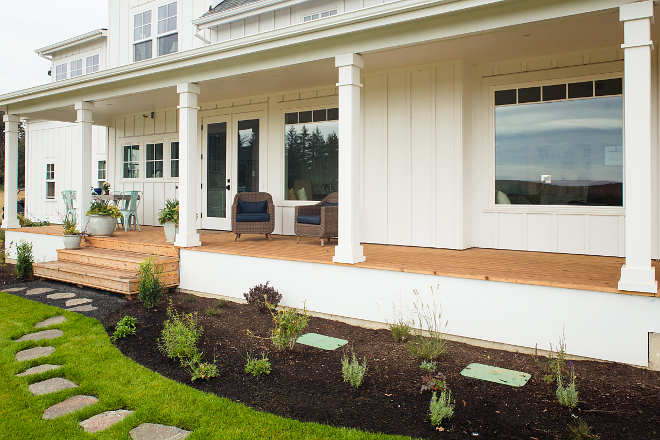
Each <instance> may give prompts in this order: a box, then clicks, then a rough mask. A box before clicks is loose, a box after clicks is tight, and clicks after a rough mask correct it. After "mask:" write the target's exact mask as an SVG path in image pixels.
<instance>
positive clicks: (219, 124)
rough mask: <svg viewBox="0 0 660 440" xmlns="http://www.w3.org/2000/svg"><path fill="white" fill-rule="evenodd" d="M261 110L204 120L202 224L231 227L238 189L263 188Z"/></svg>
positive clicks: (253, 189)
mask: <svg viewBox="0 0 660 440" xmlns="http://www.w3.org/2000/svg"><path fill="white" fill-rule="evenodd" d="M261 116H262V115H261V114H260V113H247V114H236V115H227V116H215V117H209V118H203V120H202V127H203V129H202V218H201V220H202V228H203V229H218V230H225V231H228V230H231V205H232V203H233V201H234V196H235V195H236V193H237V192H243V191H259V154H260V153H259V138H260V136H259V128H260V125H262V124H260V122H261Z"/></svg>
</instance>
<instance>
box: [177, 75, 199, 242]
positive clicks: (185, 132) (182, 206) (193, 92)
mask: <svg viewBox="0 0 660 440" xmlns="http://www.w3.org/2000/svg"><path fill="white" fill-rule="evenodd" d="M176 91H177V93H178V94H179V233H178V234H177V235H176V239H175V240H174V246H179V247H192V246H201V245H202V242H201V241H200V240H199V234H198V233H197V226H196V224H197V213H196V207H197V203H196V194H197V176H196V174H195V168H196V167H195V164H196V163H197V122H198V121H197V113H198V112H199V107H198V106H197V98H198V97H199V86H198V85H197V84H194V83H183V84H179V85H178V86H177V88H176Z"/></svg>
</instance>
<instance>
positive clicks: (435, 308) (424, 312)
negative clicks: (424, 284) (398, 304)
mask: <svg viewBox="0 0 660 440" xmlns="http://www.w3.org/2000/svg"><path fill="white" fill-rule="evenodd" d="M414 293H415V296H416V297H417V299H416V301H415V302H414V303H413V305H414V307H415V313H414V314H415V317H414V318H412V319H411V323H412V324H413V326H414V329H413V331H412V336H411V338H410V341H408V349H409V350H410V354H412V355H413V357H415V358H417V359H423V360H431V359H435V358H437V357H439V356H440V355H441V354H442V353H444V352H445V351H446V350H447V346H446V343H445V335H444V332H443V331H442V310H441V309H440V306H439V305H438V304H437V303H436V301H435V295H434V292H433V288H431V296H432V297H433V300H432V303H431V304H425V303H424V302H423V301H422V299H421V297H420V295H419V292H418V291H417V290H415V291H414ZM425 333H426V335H425Z"/></svg>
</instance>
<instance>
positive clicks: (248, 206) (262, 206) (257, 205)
mask: <svg viewBox="0 0 660 440" xmlns="http://www.w3.org/2000/svg"><path fill="white" fill-rule="evenodd" d="M267 210H268V201H267V200H263V201H261V202H244V201H243V200H239V201H238V212H240V213H241V214H248V213H256V212H268V211H267Z"/></svg>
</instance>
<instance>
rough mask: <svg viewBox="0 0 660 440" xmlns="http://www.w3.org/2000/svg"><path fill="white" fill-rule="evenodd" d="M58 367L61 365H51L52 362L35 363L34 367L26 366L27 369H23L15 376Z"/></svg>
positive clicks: (37, 372) (28, 374)
mask: <svg viewBox="0 0 660 440" xmlns="http://www.w3.org/2000/svg"><path fill="white" fill-rule="evenodd" d="M60 367H61V365H52V364H43V365H37V366H36V367H32V368H28V369H27V370H25V371H23V372H22V373H19V374H17V375H16V376H18V377H22V376H31V375H33V374H39V373H43V372H45V371H50V370H55V369H57V368H60Z"/></svg>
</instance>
